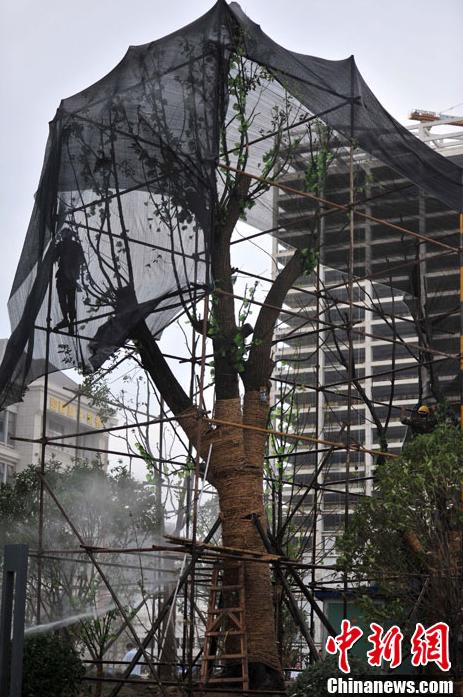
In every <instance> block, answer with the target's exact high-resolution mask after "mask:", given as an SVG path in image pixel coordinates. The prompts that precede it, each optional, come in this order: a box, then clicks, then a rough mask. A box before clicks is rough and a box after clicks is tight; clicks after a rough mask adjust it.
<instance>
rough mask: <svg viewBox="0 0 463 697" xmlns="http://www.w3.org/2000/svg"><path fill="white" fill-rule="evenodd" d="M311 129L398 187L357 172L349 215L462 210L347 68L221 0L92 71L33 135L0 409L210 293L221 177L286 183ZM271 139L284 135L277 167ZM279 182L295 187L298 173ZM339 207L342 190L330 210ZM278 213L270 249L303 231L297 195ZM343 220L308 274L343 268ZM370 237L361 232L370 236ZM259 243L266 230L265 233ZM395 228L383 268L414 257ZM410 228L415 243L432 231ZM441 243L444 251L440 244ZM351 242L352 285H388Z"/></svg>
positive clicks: (302, 157)
mask: <svg viewBox="0 0 463 697" xmlns="http://www.w3.org/2000/svg"><path fill="white" fill-rule="evenodd" d="M243 66H244V67H243ZM240 70H242V71H243V70H244V71H245V73H246V75H247V76H248V87H249V90H248V95H247V104H246V110H247V114H248V117H249V118H248V127H247V129H246V133H245V140H243V129H242V128H241V124H240V120H239V118H238V117H237V113H239V108H237V106H236V100H237V99H238V96H237V94H235V93H234V90H235V87H234V85H235V86H236V83H234V81H233V80H234V76H236V75H237V74H238V73H239V71H240ZM316 123H317V124H318V123H323V124H324V125H325V126H326V128H327V129H329V131H330V134H333V135H330V138H333V139H335V141H336V146H335V147H336V148H338V155H337V158H336V159H337V162H338V164H337V165H336V166H339V167H340V170H339V171H341V169H342V167H343V166H344V169H345V155H343V152H344V151H343V148H345V146H346V144H351V145H352V144H354V145H355V148H356V151H357V152H358V153H360V152H363V153H367V155H368V157H369V158H370V159H371V158H373V159H374V160H375V161H376V160H377V161H380V162H381V163H382V166H383V167H385V168H388V169H390V170H391V171H392V172H393V173H394V176H395V177H396V178H397V181H395V182H392V183H391V184H390V186H389V187H386V186H385V185H384V182H383V180H384V177H382V178H380V179H381V184H375V177H374V176H372V175H371V173H370V174H369V175H368V176H365V171H366V170H365V168H363V170H362V171H363V175H362V176H363V178H364V182H363V185H362V186H363V189H362V191H361V192H360V193H359V194H358V196H357V198H358V199H359V206H360V204H361V200H360V199H361V197H362V196H363V197H364V198H365V199H366V198H371V197H375V196H376V199H375V203H374V204H372V205H373V206H374V211H373V213H374V215H377V216H381V217H383V216H389V217H390V207H391V206H392V207H393V208H396V207H398V206H399V205H400V206H404V205H405V206H407V205H408V206H415V205H417V204H416V201H418V200H421V199H420V196H421V194H420V195H419V196H418V195H415V194H416V192H417V191H419V192H423V196H425V197H426V198H427V200H428V201H430V202H431V201H432V202H434V203H433V204H431V203H428V205H435V206H436V207H440V208H442V209H445V211H446V214H447V215H449V216H451V215H454V214H451V213H450V211H459V210H462V209H463V186H462V168H461V166H460V165H459V164H458V163H456V162H454V161H452V160H451V159H447V158H444V157H442V156H440V155H439V154H437V153H436V152H434V151H433V150H432V149H431V148H429V147H428V146H427V145H425V144H424V143H422V142H420V141H419V140H418V139H417V138H416V137H415V136H413V135H412V134H411V133H410V132H409V131H408V130H407V129H405V128H404V127H403V126H401V125H400V124H399V123H398V122H396V121H395V120H394V119H393V118H392V117H391V116H390V115H389V114H388V113H387V112H386V111H385V110H384V109H383V107H382V106H381V104H380V103H379V102H378V101H377V99H376V98H375V97H374V95H373V94H372V92H371V91H370V90H369V88H368V87H367V85H366V84H365V82H364V81H363V79H362V77H361V75H360V73H359V71H358V70H357V67H356V65H355V62H354V59H353V57H350V58H348V59H346V60H342V61H329V60H324V59H321V58H315V57H311V56H305V55H302V54H297V53H294V52H292V51H288V50H286V49H284V48H282V47H281V46H279V45H278V44H276V43H275V42H273V41H272V40H271V39H270V38H269V37H267V36H266V35H265V34H264V33H263V32H262V31H261V29H260V27H259V26H258V25H256V24H254V23H253V22H252V21H251V20H249V19H248V18H247V17H246V15H244V13H243V12H242V11H241V9H240V7H239V6H238V5H237V4H236V3H231V4H230V5H227V4H226V3H225V2H224V1H223V0H219V2H218V3H217V4H216V5H215V6H214V7H213V8H212V9H211V10H210V11H209V12H208V13H207V14H205V15H204V16H203V17H201V18H200V19H198V20H197V21H195V22H193V23H192V24H190V25H189V26H187V27H185V28H183V29H181V30H179V31H177V32H175V33H173V34H171V35H169V36H167V37H165V38H163V39H160V40H159V41H155V42H152V43H149V44H146V45H143V46H137V47H130V48H129V50H128V51H127V54H126V55H125V56H124V58H123V59H122V61H121V62H120V63H119V65H117V66H116V67H115V68H114V70H113V71H112V72H110V73H109V74H108V75H107V76H106V77H104V78H103V79H102V80H100V81H99V82H97V83H96V84H94V85H92V86H91V87H89V88H88V89H86V90H84V91H82V92H80V93H79V94H77V95H75V96H73V97H70V98H68V99H65V100H64V101H63V102H62V103H61V105H60V107H59V109H58V111H57V113H56V116H55V118H54V119H53V121H52V122H51V124H50V135H49V140H48V144H47V149H46V153H45V161H44V166H43V171H42V175H41V180H40V184H39V188H38V191H37V194H36V199H35V205H34V210H33V213H32V217H31V221H30V224H29V228H28V231H27V236H26V240H25V244H24V248H23V251H22V255H21V259H20V262H19V265H18V269H17V272H16V277H15V280H14V283H13V288H12V291H11V296H10V300H9V313H10V319H11V325H12V336H11V338H10V340H9V342H8V345H7V348H6V351H5V355H4V359H3V363H2V365H1V367H0V391H1V400H0V401H1V405H2V406H6V405H7V404H10V403H12V402H15V401H18V400H19V399H20V398H21V396H22V394H23V392H24V390H25V388H26V387H27V385H28V384H29V383H30V382H32V381H33V380H34V379H36V378H37V377H39V376H40V375H43V374H44V373H45V372H47V371H49V372H51V371H54V370H61V369H65V368H69V367H78V368H79V369H81V370H82V371H83V372H86V373H89V372H92V371H94V370H96V369H98V368H99V367H100V366H101V365H102V363H103V362H104V361H105V359H106V358H107V357H108V356H109V355H111V354H112V353H113V352H114V351H115V350H116V349H117V348H119V347H120V346H122V345H124V343H125V342H126V341H127V340H129V339H130V337H131V334H132V332H133V330H134V328H135V327H136V325H137V324H138V323H139V322H140V321H142V320H145V321H146V323H147V325H148V327H149V329H150V331H151V332H152V334H153V336H159V335H160V333H161V332H162V330H163V329H164V328H165V327H166V326H167V325H168V324H169V323H170V322H171V321H172V320H173V319H174V318H175V317H176V316H177V315H178V314H179V313H180V312H182V311H183V310H184V309H185V308H187V307H189V306H192V305H194V304H195V303H196V302H197V301H198V299H199V298H200V297H201V295H202V294H204V292H205V291H206V289H208V288H211V287H213V283H214V279H213V278H212V277H211V273H210V264H209V259H210V252H211V249H212V248H213V245H214V230H215V229H216V223H217V220H216V215H217V210H218V201H219V199H220V197H221V195H222V192H223V190H224V185H226V184H227V178H229V177H233V176H235V175H234V173H233V169H230V168H233V167H236V166H237V165H238V166H239V167H240V168H241V169H245V170H246V171H248V172H250V173H253V174H254V175H262V176H263V177H264V179H265V178H270V179H273V180H274V181H275V182H279V183H284V182H286V183H289V184H291V173H295V172H297V171H300V170H301V167H302V168H304V167H306V165H307V162H308V161H309V160H310V158H308V155H307V153H308V152H309V151H310V153H311V156H313V152H314V150H313V143H311V134H312V131H311V128H314V124H316ZM282 132H283V133H285V134H290V135H288V139H287V151H286V157H284V156H283V158H282V153H284V147H283V148H282V146H281V144H282V142H283V140H282V135H281V134H282ZM297 134H299V135H297ZM293 136H294V137H293ZM237 143H240V146H241V147H240V148H238V147H237ZM307 143H309V146H307V147H308V148H309V149H308V150H307V148H306V149H305V147H306V146H305V144H307ZM243 145H244V148H243ZM276 145H278V149H277V147H276ZM277 150H278V157H276V156H275V152H277ZM239 153H241V155H239ZM243 153H245V155H244V158H245V159H244V161H243ZM357 157H358V158H360V157H361V156H360V155H358V156H357ZM343 158H344V164H343ZM339 163H340V164H339ZM358 176H360V175H358ZM293 179H294V182H295V183H294V185H295V187H296V188H299V189H300V188H303V185H302V184H301V180H300V177H297V176H294V177H293ZM404 182H405V183H404ZM253 186H254V188H253V189H252V196H251V197H250V198H251V201H250V206H249V210H248V211H247V220H248V222H250V223H251V224H254V225H256V226H258V227H260V228H261V229H267V228H271V226H272V219H273V214H274V210H273V203H272V199H271V196H270V193H271V192H270V191H269V186H268V184H266V183H265V182H258V181H257V180H253ZM326 186H327V189H326V190H324V191H323V192H320V191H319V190H318V191H317V193H318V194H320V193H323V194H324V195H325V196H326V198H328V199H329V198H330V191H329V186H330V184H329V182H328V181H327V184H326ZM359 191H360V185H359ZM413 192H415V194H414V193H413ZM261 194H263V195H261ZM331 194H332V196H333V197H336V195H337V194H336V191H334V190H333V191H332V192H331ZM253 198H254V199H255V200H254V201H253V200H252V199H253ZM282 200H283V199H281V201H282ZM281 201H280V203H281ZM347 201H348V198H347V196H344V197H343V198H342V202H343V203H344V204H345V203H346V202H347ZM256 202H257V205H255V206H254V207H251V206H252V204H253V203H256ZM303 203H304V206H306V203H307V202H306V199H304V202H303ZM283 205H284V206H286V208H287V211H288V215H289V214H290V213H291V206H293V211H292V213H293V214H294V215H295V216H296V217H298V221H299V222H298V221H295V222H294V221H293V228H291V227H290V226H289V227H288V226H286V228H285V229H284V230H282V234H281V239H282V240H284V241H285V243H288V244H289V245H295V246H300V245H303V246H308V245H310V244H312V243H313V239H312V237H313V235H314V231H313V230H312V231H310V230H308V229H306V228H304V225H305V223H304V220H305V218H304V216H306V218H307V215H309V214H308V213H307V210H306V209H305V208H303V206H302V203H301V201H300V199H299V198H298V197H297V196H293V197H291V195H290V194H288V195H287V200H286V202H283ZM388 207H389V209H388ZM243 214H246V213H245V212H244V213H243ZM336 215H337V216H338V219H337V218H336ZM345 219H346V213H345V211H341V212H338V213H335V214H333V215H332V217H331V222H334V223H336V224H333V225H331V223H330V225H331V227H329V229H328V227H327V232H326V236H325V237H324V238H323V241H322V243H321V246H322V248H323V249H322V250H321V254H322V258H323V262H324V263H326V264H328V265H329V266H331V267H333V268H339V270H340V271H344V270H345V263H346V259H345V254H344V253H339V252H340V249H341V248H342V245H343V244H344V242H345ZM453 219H454V218H452V220H453ZM298 225H299V228H300V232H301V235H300V238H301V239H299V240H298V239H296V237H297V234H296V233H295V234H294V235H293V238H291V231H292V230H296V231H297V226H298ZM375 225H376V224H375ZM452 225H453V223H452ZM373 227H374V226H372V229H373ZM380 227H381V226H380V225H379V224H377V230H376V231H373V232H375V234H376V232H377V233H378V234H380V235H381V234H382V232H384V231H382V230H381V229H380ZM274 234H276V235H277V236H280V233H279V231H278V230H277V231H276V232H275V233H274ZM372 234H373V233H372ZM388 234H389V232H388ZM391 234H392V233H391ZM394 234H395V235H396V238H394V237H393V236H392V237H391V238H390V243H391V245H392V246H396V239H399V240H400V241H401V243H402V242H403V247H402V248H401V249H400V250H399V251H397V249H396V250H395V257H397V258H398V259H399V261H400V260H405V261H407V260H409V259H415V258H416V250H417V243H416V240H414V239H411V240H408V239H406V240H405V237H404V236H403V235H401V234H400V233H399V232H396V233H394ZM426 234H427V235H428V236H429V237H430V238H432V236H433V231H432V230H429V231H428V232H427V233H426ZM449 235H450V237H449V240H450V241H449V242H448V244H449V245H453V244H456V241H455V239H454V238H452V235H451V231H449ZM319 239H322V238H320V236H319ZM404 240H405V242H404ZM366 248H367V245H365V243H364V242H363V243H362V244H360V245H359V252H358V253H359V254H360V255H362V254H363V255H366V254H368V255H369V256H368V260H366V257H364V258H363V259H361V260H360V261H359V262H358V264H357V267H356V268H355V269H354V270H355V273H356V274H358V275H362V274H374V273H376V274H378V272H384V273H383V277H382V278H380V280H381V282H382V283H391V284H392V283H394V285H396V283H399V287H400V281H398V280H397V278H396V277H394V279H393V278H392V276H390V274H389V277H387V275H388V274H387V273H386V270H387V266H388V265H390V262H389V260H387V263H385V259H386V257H385V255H384V249H383V248H382V247H381V245H377V246H375V245H370V247H369V249H370V251H369V252H368V253H367V252H366V251H365V250H366ZM438 251H443V250H442V249H441V250H438ZM395 263H399V262H398V261H397V259H396V260H395ZM413 263H414V262H413ZM452 264H454V265H455V264H457V258H456V257H455V255H453V257H452ZM380 275H381V274H380ZM409 278H410V273H408V272H407V282H406V283H405V282H404V284H403V287H404V290H406V292H408V293H409V294H410V297H415V296H414V293H413V288H412V286H411V285H410V283H409ZM405 286H406V287H405ZM47 328H48V330H51V331H47Z"/></svg>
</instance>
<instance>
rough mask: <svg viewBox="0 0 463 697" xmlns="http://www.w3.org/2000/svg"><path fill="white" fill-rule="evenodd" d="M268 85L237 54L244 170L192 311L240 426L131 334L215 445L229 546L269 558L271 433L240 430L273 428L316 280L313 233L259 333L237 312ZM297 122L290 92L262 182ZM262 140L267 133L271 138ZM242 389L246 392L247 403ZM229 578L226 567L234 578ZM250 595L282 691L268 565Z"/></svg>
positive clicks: (263, 657) (154, 372)
mask: <svg viewBox="0 0 463 697" xmlns="http://www.w3.org/2000/svg"><path fill="white" fill-rule="evenodd" d="M263 80H267V81H270V80H271V78H270V76H269V75H268V73H267V72H266V71H264V70H263V69H262V68H261V67H259V66H256V65H253V64H250V63H249V62H248V61H246V60H245V58H244V56H242V55H240V53H239V52H238V53H237V54H235V55H234V57H233V59H232V61H231V65H230V71H229V81H228V84H229V93H230V97H231V99H232V110H233V112H234V117H233V121H234V122H235V125H236V123H237V124H238V132H239V139H240V140H239V142H238V144H234V151H235V156H234V158H233V163H232V158H231V157H230V154H229V153H230V142H229V137H230V136H229V133H228V132H227V129H226V128H225V127H224V128H223V129H222V134H221V137H222V150H223V152H224V153H225V155H224V157H225V164H226V165H227V166H228V165H230V166H232V165H233V166H236V169H237V170H238V171H236V172H234V171H231V170H228V169H226V170H221V179H222V181H221V184H222V193H221V195H220V197H219V199H218V201H217V203H216V210H215V215H214V219H215V227H214V229H213V238H214V245H213V249H212V256H211V271H212V275H213V278H214V281H215V289H214V291H213V293H212V294H211V296H210V298H209V303H208V307H206V309H205V313H206V316H205V317H204V316H202V317H201V316H199V309H198V307H197V306H196V307H194V308H193V310H192V312H190V313H189V317H190V320H191V323H192V326H193V328H194V330H195V331H196V332H197V333H201V332H202V331H203V329H204V330H205V331H206V332H207V336H208V338H209V339H210V341H211V342H212V352H213V363H214V375H215V402H214V418H215V419H217V420H218V421H224V422H227V423H228V424H233V425H227V423H226V424H219V425H217V426H216V427H215V428H211V426H210V425H209V424H208V423H207V422H205V421H204V420H203V419H201V416H202V415H203V414H202V411H201V409H200V408H199V407H198V406H197V405H195V404H194V403H193V401H192V399H191V398H190V396H189V395H188V394H187V393H186V391H185V390H184V389H183V387H182V386H181V384H180V383H179V381H178V380H177V378H176V376H175V375H174V372H173V371H172V369H171V368H170V366H169V364H168V362H167V360H166V359H165V358H164V356H163V354H162V351H161V349H160V347H159V345H158V343H157V342H156V341H155V339H154V338H153V336H152V334H151V332H150V331H149V330H148V328H147V326H146V324H145V322H140V324H139V325H138V327H137V329H136V331H135V332H134V333H133V337H132V338H133V340H134V341H135V345H136V347H137V350H138V352H139V355H140V359H141V362H142V364H143V366H144V368H145V369H146V370H147V372H148V373H149V375H150V376H151V378H152V380H153V382H154V384H155V385H156V387H157V389H158V390H159V392H160V394H161V395H162V397H163V399H164V400H165V402H166V404H167V405H168V407H169V408H170V410H171V411H172V412H173V414H174V415H175V416H176V417H177V419H178V422H179V424H180V426H181V427H182V428H183V430H184V432H185V434H186V436H187V438H188V440H189V442H190V444H191V446H192V447H193V448H196V447H197V445H198V443H199V454H200V456H201V457H202V458H203V459H207V457H208V454H209V450H210V448H211V450H210V464H209V473H208V480H209V482H210V483H211V484H212V485H213V486H214V487H215V488H216V489H217V493H218V497H219V505H220V511H221V515H222V538H223V544H224V545H226V546H231V547H239V548H242V549H251V550H254V551H258V552H262V553H264V552H265V547H264V545H263V542H262V539H261V537H260V535H259V533H258V531H257V530H256V528H255V525H254V523H253V522H252V520H251V519H250V515H251V514H256V515H258V516H259V517H261V518H262V519H263V520H265V511H264V505H263V492H262V480H263V473H264V456H265V447H266V439H267V435H266V433H265V432H262V431H261V432H259V431H253V430H244V429H242V428H241V425H244V426H248V427H251V428H253V427H257V428H260V429H265V428H266V426H267V423H268V419H269V410H270V399H269V393H270V378H271V375H272V371H273V368H274V363H273V360H272V344H273V331H274V328H275V324H276V322H277V319H278V317H279V314H280V311H281V308H282V305H283V302H284V300H285V297H286V294H287V292H288V290H289V289H290V287H291V286H292V285H293V284H294V282H295V281H296V280H297V278H298V277H299V276H301V275H303V274H307V273H310V272H311V271H312V270H313V268H314V266H315V263H316V254H315V252H314V250H315V248H316V241H315V229H316V226H315V229H314V230H311V231H310V232H309V235H308V243H307V246H306V247H304V248H303V249H298V250H296V251H294V252H293V254H292V256H291V258H290V259H289V261H288V262H287V264H286V265H285V266H284V268H282V269H281V270H280V271H279V273H278V275H277V277H276V279H275V281H274V282H273V284H272V285H271V287H270V289H269V291H268V293H267V296H266V298H265V303H264V304H263V305H262V306H261V307H260V310H259V312H258V315H257V318H256V321H255V324H254V326H253V327H252V326H251V325H250V324H249V323H248V322H247V312H246V309H247V307H248V306H249V302H250V299H249V298H245V300H244V304H243V306H242V307H241V311H239V312H237V308H236V307H235V297H234V271H233V269H232V264H231V253H230V243H231V237H232V234H233V231H234V229H235V226H236V224H237V222H238V221H239V220H240V218H242V217H243V216H244V215H245V213H246V211H247V210H248V209H250V208H251V207H252V206H253V205H254V203H255V201H256V199H258V198H259V197H260V196H261V195H262V194H263V193H264V192H265V191H266V190H267V189H268V185H267V184H263V183H261V182H259V181H257V182H252V181H251V179H250V178H249V177H248V176H246V175H245V174H244V173H243V170H245V168H246V164H247V161H248V144H249V142H250V137H249V130H250V127H251V125H252V122H253V119H254V118H255V112H256V111H257V107H256V106H255V105H254V106H253V107H252V104H251V102H252V100H251V99H250V96H251V95H252V94H253V93H254V94H256V93H258V92H259V89H260V85H261V82H262V81H263ZM250 104H251V106H250ZM298 118H300V116H299V113H298V112H297V107H296V105H295V103H294V102H293V101H292V99H291V97H290V96H289V94H288V93H285V95H284V99H283V103H282V105H281V106H280V107H275V116H274V120H273V123H272V130H273V131H274V132H275V134H276V135H274V138H273V145H272V147H271V148H270V149H269V150H268V151H267V153H266V154H265V155H264V157H263V162H262V167H261V171H262V176H263V177H276V176H278V175H279V174H281V173H282V172H283V171H284V170H285V168H286V167H287V166H288V162H289V161H290V160H291V157H292V155H293V154H294V152H295V150H296V149H297V146H298V144H299V142H300V139H296V138H294V139H291V136H290V134H286V137H285V138H284V135H285V130H286V129H287V128H288V127H289V126H291V124H292V123H295V122H296V121H297V119H298ZM228 129H230V122H229V123H228ZM265 135H270V132H269V133H268V134H265ZM232 149H233V148H232ZM240 390H241V391H243V392H244V395H243V398H242V396H241V391H240ZM231 574H232V572H231V571H227V569H226V575H227V577H228V578H229V577H230V575H231ZM230 580H231V582H232V581H233V579H230ZM245 595H246V626H247V641H248V653H249V657H250V664H251V669H252V668H253V665H254V664H256V665H260V664H262V665H263V666H265V667H266V668H265V670H266V672H267V673H268V675H269V676H271V677H270V678H269V684H271V683H272V682H273V684H280V675H281V666H280V661H279V658H278V651H277V642H276V634H275V626H274V611H273V600H272V586H271V578H270V572H269V569H268V568H267V566H266V565H264V564H259V563H250V562H247V563H246V573H245ZM259 687H262V684H260V685H259Z"/></svg>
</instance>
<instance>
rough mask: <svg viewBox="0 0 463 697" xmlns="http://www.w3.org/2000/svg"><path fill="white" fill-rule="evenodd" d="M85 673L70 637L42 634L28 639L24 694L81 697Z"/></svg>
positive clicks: (32, 696) (25, 654) (30, 696)
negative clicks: (81, 684)
mask: <svg viewBox="0 0 463 697" xmlns="http://www.w3.org/2000/svg"><path fill="white" fill-rule="evenodd" d="M84 673H85V670H84V667H83V665H82V661H81V660H80V657H79V654H78V653H77V651H76V650H75V648H74V647H73V645H72V643H71V641H70V639H68V637H67V636H65V635H63V634H39V635H37V636H34V637H30V638H27V639H26V641H25V645H24V673H23V688H22V697H78V695H79V691H80V682H81V679H82V677H83V675H84Z"/></svg>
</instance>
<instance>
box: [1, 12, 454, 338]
mask: <svg viewBox="0 0 463 697" xmlns="http://www.w3.org/2000/svg"><path fill="white" fill-rule="evenodd" d="M211 6H212V2H211V0H195V1H194V2H191V1H190V2H186V0H169V1H168V2H165V1H161V0H130V2H122V0H80V2H78V3H71V2H63V1H62V0H40V2H37V0H14V2H13V0H5V2H3V3H2V9H1V10H0V20H1V21H0V24H1V30H0V52H1V62H0V65H1V80H0V84H1V96H2V104H3V108H2V109H1V111H0V118H1V127H0V137H1V153H2V159H1V165H0V168H1V169H0V177H1V181H0V231H1V240H2V259H1V264H2V273H1V274H0V336H6V335H8V333H9V322H8V316H7V309H6V302H7V299H8V295H9V291H10V288H11V283H12V280H13V275H14V271H15V268H16V265H17V262H18V258H19V254H20V251H21V247H22V243H23V239H24V235H25V232H26V227H27V223H28V219H29V216H30V212H31V210H32V203H33V195H34V192H35V190H36V187H37V184H38V180H39V176H40V171H41V167H42V162H43V153H44V149H45V143H46V139H47V133H48V122H49V121H50V120H51V119H52V118H53V116H54V113H55V111H56V108H57V107H58V104H59V102H60V100H61V99H62V98H64V97H68V96H70V95H72V94H74V93H76V92H78V91H80V90H82V89H83V88H85V87H87V86H88V85H90V84H92V83H93V82H95V81H96V80H97V79H99V78H100V77H102V76H103V75H105V74H106V73H107V72H108V71H109V70H111V68H113V67H114V66H115V65H116V64H117V63H118V62H119V60H120V59H121V58H122V56H123V55H124V54H125V52H126V50H127V47H128V46H129V45H137V44H143V43H146V42H148V41H152V40H154V39H157V38H160V37H162V36H164V35H165V34H167V33H169V32H171V31H174V30H176V29H178V28H179V27H181V26H183V25H185V24H187V23H189V22H191V21H192V20H194V19H195V18H197V17H198V16H200V15H201V14H203V13H204V12H206V11H207V10H208V9H209V8H210V7H211ZM242 7H243V10H244V11H245V12H246V13H247V14H248V15H249V16H250V17H251V18H252V19H253V20H254V21H255V22H257V23H258V24H260V25H261V27H262V29H263V30H264V31H265V32H266V33H267V34H269V35H270V36H271V37H272V38H273V39H274V40H276V41H277V42H279V43H280V44H282V45H283V46H286V47H288V48H291V49H293V50H296V51H300V52H302V53H309V54H312V55H318V56H322V57H324V58H329V59H341V58H345V57H346V56H349V55H350V54H354V55H355V57H356V61H357V65H358V67H359V69H360V71H361V72H362V73H363V76H364V77H365V79H366V80H367V82H368V83H369V85H370V87H371V88H372V89H373V91H374V92H375V93H376V95H377V97H378V98H379V99H380V101H381V102H382V103H383V105H384V106H385V107H386V109H388V111H390V112H391V113H392V114H393V116H395V117H396V118H397V119H399V120H400V121H402V122H405V121H406V118H407V115H408V113H409V111H410V110H411V109H412V108H413V107H420V108H425V109H431V110H435V111H438V112H441V111H444V112H447V111H449V109H450V107H455V108H454V109H453V111H451V112H450V113H453V114H458V106H457V105H459V107H460V113H463V104H461V103H462V102H463V85H462V78H461V65H462V64H463V42H462V41H461V28H462V25H463V2H461V0H441V2H440V3H435V2H433V1H431V0H421V2H416V0H388V1H387V2H384V1H382V2H378V1H376V2H375V0H369V1H368V0H350V2H348V1H346V0H331V1H328V0H324V1H323V0H287V1H286V2H284V3H283V2H281V0H244V1H243V3H242ZM459 103H460V104H459Z"/></svg>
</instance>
